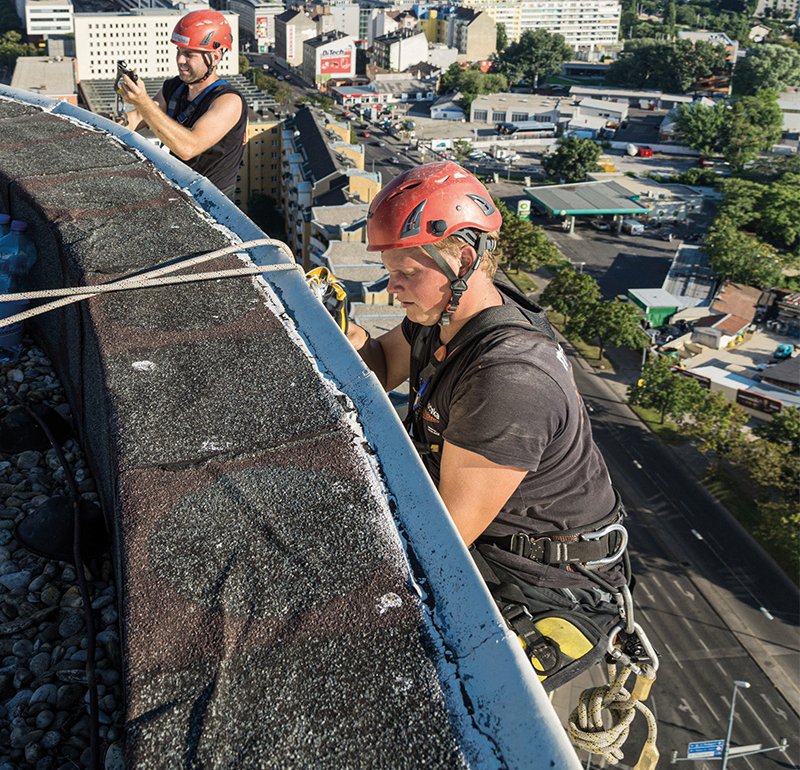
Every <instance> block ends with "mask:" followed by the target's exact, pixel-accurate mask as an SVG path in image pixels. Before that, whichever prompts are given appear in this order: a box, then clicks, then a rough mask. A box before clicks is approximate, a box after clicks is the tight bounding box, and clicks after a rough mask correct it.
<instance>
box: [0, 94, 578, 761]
mask: <svg viewBox="0 0 800 770" xmlns="http://www.w3.org/2000/svg"><path fill="white" fill-rule="evenodd" d="M0 98H6V99H12V100H16V101H19V102H22V103H24V104H27V105H31V106H36V107H40V108H42V109H43V110H46V111H48V112H50V113H51V114H54V115H57V116H60V117H63V118H64V119H68V120H74V121H76V122H79V123H81V124H83V125H86V126H89V127H92V128H95V129H97V130H98V131H103V132H106V133H108V134H110V135H112V136H114V137H116V138H117V139H118V140H120V141H122V142H124V143H125V144H126V145H128V146H129V147H131V148H132V149H134V150H136V151H138V152H139V153H141V155H143V156H144V157H145V158H146V159H148V160H149V161H150V162H152V163H153V165H154V166H155V167H156V168H157V169H158V171H159V172H160V173H161V174H163V175H164V176H165V177H166V178H167V179H168V180H170V181H171V182H172V183H173V184H174V185H175V186H177V187H180V188H183V189H185V190H187V191H188V193H189V194H190V195H191V196H192V197H193V199H194V200H195V201H196V203H197V205H198V206H199V207H200V208H202V209H203V210H204V211H205V212H206V213H207V215H208V216H209V217H210V218H212V219H213V220H215V221H216V222H217V223H218V225H220V226H221V227H223V228H226V229H228V230H230V232H232V233H233V234H235V235H236V236H238V237H239V238H241V239H242V240H243V241H244V240H251V239H255V238H259V237H264V234H263V233H262V231H261V230H259V229H258V228H257V227H256V226H255V225H254V224H253V223H252V222H251V221H250V220H249V219H248V218H247V217H246V216H245V215H244V214H243V213H242V212H241V211H239V210H238V209H237V208H236V207H235V206H234V205H233V203H232V202H231V201H230V200H228V199H227V198H226V197H225V196H223V195H222V193H221V192H219V191H218V190H217V189H216V188H215V187H214V186H213V185H212V184H210V183H209V182H208V181H207V180H205V179H204V178H202V177H200V176H199V175H197V174H196V173H194V172H193V171H191V170H189V169H188V168H187V167H186V166H185V165H184V164H182V163H181V162H180V161H178V160H177V159H175V158H173V157H170V156H169V155H167V154H166V153H164V152H163V151H161V150H159V149H158V148H157V147H155V146H154V145H153V144H152V143H150V142H149V141H147V140H146V139H143V138H141V137H140V136H138V135H137V134H135V133H134V132H132V131H130V130H129V129H126V128H122V127H121V126H119V125H117V124H115V123H113V122H112V121H109V120H107V119H105V118H102V117H100V116H97V115H93V114H92V113H88V112H86V111H84V110H82V109H80V108H78V107H75V106H73V105H69V104H67V103H65V102H59V101H56V100H52V99H47V98H44V97H40V96H37V95H34V94H30V93H27V92H23V91H19V90H16V89H10V88H7V87H5V86H0ZM252 259H253V261H254V262H255V264H260V265H267V264H276V263H288V262H289V261H290V260H289V258H288V256H287V255H286V254H285V252H284V251H283V250H282V249H280V248H277V247H271V246H267V247H261V248H259V249H257V250H254V253H253V255H252ZM263 281H264V286H265V288H266V289H267V291H268V293H270V294H272V295H274V296H275V297H276V298H277V299H278V300H279V302H280V305H281V306H282V307H281V310H282V311H283V312H285V314H286V318H284V319H283V320H284V323H285V325H287V327H293V329H294V331H295V333H296V334H298V335H299V336H300V337H301V338H302V341H303V342H304V344H305V345H306V346H307V351H308V355H310V356H311V357H312V358H313V360H314V362H315V364H316V366H317V368H318V370H319V372H320V375H321V376H322V377H323V378H324V379H327V380H328V381H329V382H330V383H332V384H334V385H335V387H336V388H337V389H338V390H340V391H341V392H342V393H343V394H345V395H346V397H347V398H348V399H349V401H350V402H351V403H352V404H353V406H354V407H355V409H356V412H357V419H358V421H359V423H360V428H361V430H362V431H363V435H364V437H365V438H366V440H367V442H368V443H369V447H368V448H366V451H367V453H368V454H370V452H372V453H374V456H373V458H372V460H373V464H374V465H375V466H377V467H376V472H377V473H378V474H379V475H380V476H382V480H383V483H384V484H385V486H386V488H387V489H388V492H389V501H390V506H391V507H392V509H393V512H394V516H395V519H396V521H397V522H398V529H399V531H400V535H401V539H402V540H403V542H404V547H405V548H406V549H407V557H408V559H409V563H410V564H411V565H412V572H413V573H414V577H415V578H416V579H418V580H419V582H420V585H421V588H422V589H423V590H425V591H428V592H429V593H430V594H431V595H432V597H433V599H435V601H433V602H429V603H427V606H428V607H429V612H430V622H431V623H432V625H433V632H434V635H435V636H437V637H438V638H439V639H440V640H441V643H442V644H443V646H444V647H445V648H446V649H447V651H448V652H449V655H448V656H447V657H448V659H449V662H448V663H447V664H442V667H440V669H439V671H440V675H441V676H442V684H443V687H444V688H445V690H446V691H447V692H448V697H449V698H450V702H451V703H455V702H460V706H461V707H460V709H455V711H457V712H459V713H463V712H464V711H465V709H464V706H466V712H467V713H468V714H469V719H470V720H471V723H472V724H471V726H467V725H463V724H461V725H459V727H460V731H461V732H462V735H465V740H467V741H469V743H470V753H471V754H472V755H473V756H477V757H480V760H479V761H480V765H479V766H480V767H490V766H498V767H508V768H531V770H538V769H539V768H541V769H542V770H544V768H553V767H557V768H559V769H560V770H578V768H579V767H580V764H579V762H578V759H577V756H576V754H575V751H574V749H573V748H572V746H571V745H570V743H569V741H568V738H567V735H566V733H565V731H564V729H563V728H562V726H561V725H560V724H559V722H558V720H557V718H556V715H555V712H554V711H553V708H552V705H551V704H550V702H549V700H548V697H547V695H546V694H545V692H544V689H543V688H542V687H541V685H540V683H539V682H538V680H537V678H536V677H535V675H534V673H533V670H532V668H531V666H530V664H529V662H528V660H527V658H526V657H525V655H524V653H523V651H522V648H521V646H520V645H519V643H518V642H517V640H516V638H515V637H514V635H513V634H512V633H511V632H510V631H508V630H507V628H506V626H505V624H504V622H503V620H502V618H501V616H500V613H499V612H498V610H497V608H496V607H495V605H494V603H493V601H492V600H491V597H490V595H489V593H488V591H487V589H486V587H485V585H484V584H483V582H482V581H481V579H480V577H479V575H478V572H477V570H476V568H475V565H474V563H473V561H472V559H471V557H470V556H469V553H468V551H467V549H466V548H465V546H464V544H463V542H462V541H461V539H460V537H459V535H458V533H457V531H456V529H455V526H454V525H453V524H452V521H451V520H450V518H449V516H448V515H447V512H446V510H445V508H444V505H443V504H442V502H441V499H440V498H439V496H438V494H437V492H436V489H435V488H434V486H433V484H432V482H431V481H430V479H429V477H428V475H427V473H426V472H425V470H424V467H423V465H422V463H421V461H420V459H419V457H418V455H417V453H416V451H415V450H414V448H413V446H412V444H411V442H410V441H409V439H408V437H407V436H406V434H405V432H404V431H403V429H402V425H401V423H400V420H399V418H398V417H397V415H396V413H395V411H394V409H393V408H392V406H391V403H390V401H389V399H388V397H387V395H386V394H385V393H384V392H383V390H382V388H381V387H380V385H379V383H378V381H377V379H376V378H375V376H374V375H373V374H372V373H371V372H369V371H368V370H367V369H366V367H365V365H364V363H363V362H362V360H361V358H360V357H359V356H358V354H357V353H356V352H355V351H354V350H353V348H352V347H351V346H350V345H349V343H347V341H346V340H345V338H344V337H343V336H342V334H341V331H340V330H339V328H338V326H337V325H336V324H335V323H334V321H333V320H332V319H331V317H330V316H329V315H328V314H327V312H326V311H325V310H324V309H323V308H322V306H321V305H320V304H319V303H318V302H317V301H316V300H315V299H314V298H313V295H312V294H311V292H310V290H309V289H308V287H307V286H306V284H305V281H304V280H303V278H302V276H300V275H299V274H298V273H297V272H296V271H287V272H281V273H270V274H263ZM420 572H421V573H422V574H420ZM445 666H447V669H445ZM448 672H449V674H450V678H449V679H448V678H446V677H447V675H448ZM454 716H455V714H454ZM470 727H471V732H472V736H471V740H470V730H469V728H470ZM465 729H466V732H464V731H465ZM475 742H478V743H479V744H480V745H478V746H476V745H474V744H475Z"/></svg>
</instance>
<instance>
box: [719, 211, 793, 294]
mask: <svg viewBox="0 0 800 770" xmlns="http://www.w3.org/2000/svg"><path fill="white" fill-rule="evenodd" d="M703 250H704V251H705V252H706V253H707V254H708V255H709V258H710V263H711V269H712V270H713V271H714V274H715V275H716V276H717V278H719V279H721V280H725V279H728V280H731V281H734V282H736V283H744V284H747V285H749V286H757V287H760V288H767V287H769V286H774V285H775V284H776V283H779V282H780V277H781V267H782V264H781V260H780V258H779V257H778V254H777V251H776V249H775V247H774V246H771V245H770V244H768V243H764V242H763V241H762V240H761V239H759V238H757V237H756V236H754V235H749V234H748V233H744V232H742V231H741V230H739V229H738V228H737V227H736V225H735V224H734V223H733V222H731V220H730V219H728V218H727V217H722V216H720V217H717V218H716V219H715V220H714V224H713V225H712V226H711V228H710V229H709V231H708V236H707V237H706V240H705V243H704V244H703Z"/></svg>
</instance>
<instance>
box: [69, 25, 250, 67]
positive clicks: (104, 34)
mask: <svg viewBox="0 0 800 770" xmlns="http://www.w3.org/2000/svg"><path fill="white" fill-rule="evenodd" d="M185 13H186V12H185V11H179V10H174V11H173V10H163V9H145V10H141V11H129V12H127V13H76V14H75V58H77V60H78V69H79V72H78V75H79V77H80V79H81V80H103V79H105V80H108V79H113V78H115V77H116V76H117V61H118V60H119V59H124V60H125V61H126V62H127V63H128V64H129V65H130V66H131V67H133V68H134V69H135V70H136V71H137V72H138V73H139V75H141V76H142V77H145V78H166V77H169V76H170V75H175V74H177V71H176V67H175V51H176V47H175V46H174V45H173V44H172V43H170V41H169V39H170V36H171V35H172V30H173V29H174V27H175V24H177V22H178V19H180V18H181V16H183V15H185ZM224 15H225V17H226V18H227V20H228V23H229V24H230V25H231V31H232V32H233V50H232V51H231V52H230V53H229V54H227V55H226V56H224V57H223V59H222V62H221V63H220V65H219V67H218V68H217V71H218V72H219V74H220V75H223V76H224V75H236V74H238V72H239V57H238V51H239V17H238V16H237V15H236V14H235V13H227V12H226V13H225V14H224Z"/></svg>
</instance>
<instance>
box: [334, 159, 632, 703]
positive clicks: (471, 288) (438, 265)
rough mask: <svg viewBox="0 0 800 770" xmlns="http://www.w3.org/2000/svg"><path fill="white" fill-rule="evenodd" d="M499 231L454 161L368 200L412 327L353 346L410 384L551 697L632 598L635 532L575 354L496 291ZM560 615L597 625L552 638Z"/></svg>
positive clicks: (602, 642)
mask: <svg viewBox="0 0 800 770" xmlns="http://www.w3.org/2000/svg"><path fill="white" fill-rule="evenodd" d="M501 223H502V218H501V216H500V213H499V212H498V211H497V209H496V207H495V205H494V203H493V202H492V199H491V196H490V195H489V193H488V192H487V190H486V188H485V187H484V186H483V185H482V184H481V183H480V182H479V181H478V180H477V179H476V178H475V177H474V176H473V175H472V174H470V173H469V172H468V171H466V170H464V169H463V168H461V167H460V166H458V165H456V164H455V163H452V162H436V163H430V164H427V165H424V166H421V167H417V168H414V169H411V170H409V171H407V172H406V173H404V174H401V175H400V176H398V177H396V178H395V179H393V180H392V181H391V182H390V183H389V184H388V185H387V186H386V187H384V188H383V189H382V190H381V192H380V193H379V194H378V195H377V196H376V198H375V199H374V200H373V201H372V204H371V205H370V209H369V214H368V219H367V240H368V247H367V248H368V250H369V251H380V252H381V255H382V259H383V263H384V265H385V266H386V269H387V270H388V273H389V286H388V290H389V292H390V293H392V294H393V295H394V296H395V302H399V303H400V304H401V305H402V306H403V308H404V309H405V311H406V318H405V319H404V320H403V322H402V323H401V324H400V325H399V326H397V327H396V328H394V329H392V330H391V331H389V332H387V333H385V334H383V335H381V336H380V337H379V338H377V339H372V338H371V337H370V336H369V335H368V334H367V333H366V331H365V330H364V329H362V328H361V327H358V326H356V325H355V324H350V327H349V328H348V331H347V335H348V338H349V339H350V341H351V342H352V344H353V345H354V347H355V348H356V349H357V350H358V352H359V353H360V355H361V357H362V358H363V359H364V361H365V362H366V364H367V365H368V366H369V367H370V369H372V370H373V371H374V372H375V374H376V375H377V376H378V379H379V380H380V382H381V384H382V385H383V386H384V388H385V389H386V390H392V389H393V388H396V387H397V386H398V385H400V384H401V383H402V382H404V381H405V380H406V379H408V380H409V384H410V395H409V413H408V417H407V419H406V426H407V428H408V429H409V432H410V434H411V437H412V439H413V440H414V443H415V444H416V446H417V448H418V449H419V450H420V454H421V455H422V459H423V462H424V464H425V466H426V468H427V469H428V471H429V473H430V475H431V477H432V479H433V481H434V483H435V484H436V486H437V488H438V490H439V493H440V495H441V497H442V500H443V501H444V503H445V505H446V507H447V509H448V511H449V512H450V515H451V517H452V519H453V522H454V523H455V525H456V527H457V529H458V531H459V533H460V534H461V537H462V538H463V540H464V542H465V543H466V544H467V545H468V546H472V548H471V551H472V554H473V556H474V558H475V560H476V562H477V564H478V566H479V569H480V570H481V573H482V574H483V576H484V578H485V579H486V581H487V584H488V585H489V587H490V590H491V591H492V594H493V596H494V597H495V599H496V600H497V601H498V604H499V606H500V607H501V609H502V611H503V613H504V615H505V616H506V619H507V620H508V622H509V624H510V625H511V626H512V627H513V628H514V629H515V630H516V631H517V633H518V634H519V635H520V636H521V637H522V638H524V639H525V641H526V644H527V648H528V654H529V657H531V660H532V662H533V663H534V667H535V668H536V669H537V671H538V672H539V674H540V678H542V679H543V680H545V679H546V684H545V686H546V687H548V686H549V687H550V688H553V687H557V686H559V684H560V683H561V682H562V681H566V680H567V679H570V678H572V677H573V676H574V675H576V674H577V673H579V671H580V670H582V668H585V667H586V666H587V665H589V663H591V662H592V661H593V660H597V659H598V658H599V657H600V656H601V655H602V654H603V652H604V651H605V646H606V645H607V642H608V637H607V634H608V629H610V628H612V627H613V626H614V625H615V624H616V623H618V622H619V611H618V607H617V603H615V600H616V598H617V596H620V592H624V596H623V597H622V599H620V600H618V601H619V603H620V606H621V605H622V604H623V603H625V602H626V598H625V597H627V599H628V601H627V604H628V605H629V604H630V602H629V597H630V593H629V591H628V579H627V577H628V576H627V568H624V567H623V563H624V562H626V561H627V559H626V558H625V556H624V552H625V545H626V543H627V534H626V533H625V530H624V528H623V527H622V526H621V524H620V520H621V518H622V515H623V510H622V506H621V503H620V501H619V498H618V497H617V496H616V494H615V492H614V489H613V488H612V486H611V481H610V479H609V475H608V471H607V469H606V466H605V463H604V461H603V458H602V456H601V455H600V452H599V450H598V448H597V446H596V445H595V443H594V441H593V439H592V435H591V428H590V425H589V420H588V417H587V415H586V411H585V408H584V405H583V401H582V399H581V397H580V395H579V394H578V392H577V389H576V387H575V383H574V381H573V378H572V371H571V369H570V365H569V362H568V360H567V358H566V356H565V355H564V352H563V350H562V349H561V347H560V345H559V344H558V342H557V341H556V340H555V338H554V335H553V333H552V330H551V329H550V327H549V325H548V324H547V322H546V320H545V319H544V317H543V314H542V313H541V311H539V308H537V307H536V306H533V305H532V304H531V303H530V302H528V301H527V300H526V299H525V298H524V297H522V296H521V295H519V294H516V293H514V292H513V291H510V290H508V289H507V288H505V287H502V286H501V285H500V284H496V283H495V282H494V274H495V270H496V267H497V256H496V247H497V239H498V231H499V230H500V225H501ZM554 608H557V609H558V610H559V611H562V610H563V611H564V612H566V613H567V614H568V615H569V613H573V615H574V618H578V617H579V616H580V617H581V618H585V617H587V616H590V617H591V618H592V622H594V623H595V625H596V629H595V631H593V632H592V633H590V632H589V631H586V628H588V626H586V625H585V624H584V625H583V626H581V627H582V628H584V632H585V633H584V635H585V637H586V638H588V639H589V641H588V642H585V643H582V644H583V647H582V648H581V644H573V646H572V648H569V644H567V643H566V642H565V643H563V644H562V642H563V640H559V642H558V644H559V645H561V650H560V652H559V653H558V654H556V653H555V652H554V650H555V648H556V645H555V643H554V642H553V640H552V639H548V640H547V641H546V642H545V643H542V641H541V634H540V633H539V631H538V630H537V629H536V628H534V625H533V621H534V620H536V618H537V612H538V613H539V617H540V616H541V613H542V612H544V613H545V614H547V613H549V615H552V613H553V610H554ZM574 613H578V614H574ZM582 622H583V621H582V620H581V621H580V622H579V621H578V620H575V624H577V625H579V626H580V625H581V623H582ZM597 629H600V630H599V631H598V630H597ZM581 633H583V632H581ZM604 634H605V635H604ZM578 635H580V634H578ZM573 636H574V635H573ZM570 638H573V637H572V636H570ZM575 638H577V637H575ZM570 644H571V643H570ZM587 644H588V647H589V649H592V650H593V652H592V655H589V654H587V650H586V645H587ZM568 648H569V649H568ZM581 649H582V651H581ZM576 650H577V651H576ZM579 658H580V659H582V660H583V663H582V665H578V664H577V663H576V665H574V666H568V665H566V664H567V663H568V662H570V661H572V660H574V659H579Z"/></svg>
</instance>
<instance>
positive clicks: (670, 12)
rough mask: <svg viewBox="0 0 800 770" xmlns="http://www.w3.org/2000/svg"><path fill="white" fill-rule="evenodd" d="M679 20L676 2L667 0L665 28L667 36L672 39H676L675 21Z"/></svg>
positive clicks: (665, 4)
mask: <svg viewBox="0 0 800 770" xmlns="http://www.w3.org/2000/svg"><path fill="white" fill-rule="evenodd" d="M676 18H677V8H676V5H675V0H666V2H665V3H664V27H665V28H666V31H667V35H668V36H669V37H670V38H672V37H675V20H676Z"/></svg>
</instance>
